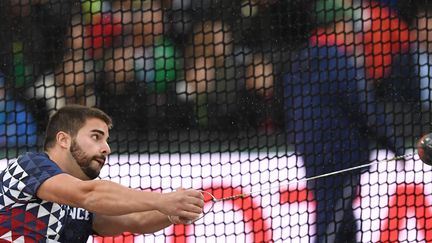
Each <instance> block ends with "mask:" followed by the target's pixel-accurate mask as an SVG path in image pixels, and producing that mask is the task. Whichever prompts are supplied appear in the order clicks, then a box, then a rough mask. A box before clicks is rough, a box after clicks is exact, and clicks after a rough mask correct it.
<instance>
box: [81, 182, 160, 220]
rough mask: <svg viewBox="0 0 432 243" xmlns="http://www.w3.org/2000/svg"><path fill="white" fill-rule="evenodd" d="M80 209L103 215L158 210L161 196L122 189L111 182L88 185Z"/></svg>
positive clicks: (126, 188)
mask: <svg viewBox="0 0 432 243" xmlns="http://www.w3.org/2000/svg"><path fill="white" fill-rule="evenodd" d="M88 184H89V185H88V186H87V188H86V189H87V192H85V193H84V194H85V195H86V196H85V198H83V201H82V205H81V206H82V207H83V208H86V209H87V210H89V211H91V212H94V213H100V214H104V215H124V214H129V213H133V212H144V211H150V210H158V205H159V203H158V202H159V200H160V198H161V196H162V195H161V194H159V193H154V192H146V191H141V190H136V189H131V188H128V187H124V186H122V185H119V184H117V183H114V182H111V181H93V182H92V183H88Z"/></svg>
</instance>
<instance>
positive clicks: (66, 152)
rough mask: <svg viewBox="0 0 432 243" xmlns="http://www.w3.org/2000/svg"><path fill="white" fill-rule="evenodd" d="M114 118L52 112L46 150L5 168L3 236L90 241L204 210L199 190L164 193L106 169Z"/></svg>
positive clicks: (78, 109)
mask: <svg viewBox="0 0 432 243" xmlns="http://www.w3.org/2000/svg"><path fill="white" fill-rule="evenodd" d="M111 126H112V122H111V118H110V117H109V116H108V115H106V114H105V113H104V112H103V111H101V110H99V109H96V108H88V107H85V106H79V105H71V106H65V107H63V108H61V109H60V110H58V111H57V112H56V113H55V114H54V115H53V116H52V117H51V118H50V120H49V122H48V125H47V128H46V134H45V141H44V150H45V151H44V152H40V153H34V152H28V153H25V154H23V155H21V156H20V157H18V159H17V160H15V161H12V162H11V163H10V164H9V165H8V166H7V168H6V169H5V170H4V171H3V172H2V173H1V174H0V242H86V241H87V239H88V237H89V235H91V234H96V235H101V236H112V235H118V234H120V233H122V232H125V231H127V232H133V233H152V232H156V231H158V230H160V229H163V228H165V227H167V226H169V225H171V224H172V223H176V224H177V223H188V222H190V220H193V219H196V218H198V217H199V215H200V214H201V213H202V209H203V206H204V200H203V196H202V194H201V193H200V192H199V191H196V190H192V189H189V190H184V189H181V190H177V191H175V192H171V193H156V192H146V191H141V190H134V189H131V188H127V187H124V186H121V185H119V184H117V183H114V182H111V181H106V180H93V179H95V178H96V177H98V175H99V172H100V170H101V168H102V166H103V165H104V163H105V160H106V157H107V156H108V154H109V153H110V152H111V150H110V147H109V145H108V137H109V133H108V132H109V129H110V128H111Z"/></svg>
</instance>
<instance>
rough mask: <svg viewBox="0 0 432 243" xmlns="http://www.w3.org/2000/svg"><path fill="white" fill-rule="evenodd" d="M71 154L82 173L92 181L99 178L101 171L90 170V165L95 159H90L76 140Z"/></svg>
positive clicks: (72, 145)
mask: <svg viewBox="0 0 432 243" xmlns="http://www.w3.org/2000/svg"><path fill="white" fill-rule="evenodd" d="M70 152H71V154H72V157H73V158H74V159H75V161H76V162H77V164H78V166H79V167H80V168H81V170H82V172H84V174H85V175H86V176H87V177H88V178H90V179H91V180H93V179H96V178H97V177H98V176H99V173H100V171H97V170H95V169H92V168H90V164H91V161H92V159H93V158H89V156H87V155H86V153H85V152H84V151H83V150H82V149H81V147H80V146H79V145H78V143H77V142H76V141H75V139H74V140H73V141H72V144H71V147H70Z"/></svg>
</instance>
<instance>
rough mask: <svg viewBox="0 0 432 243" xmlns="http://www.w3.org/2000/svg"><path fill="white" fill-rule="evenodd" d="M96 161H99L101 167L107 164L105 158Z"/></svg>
mask: <svg viewBox="0 0 432 243" xmlns="http://www.w3.org/2000/svg"><path fill="white" fill-rule="evenodd" d="M95 161H96V162H98V163H99V165H100V166H101V167H102V166H103V165H104V164H105V159H102V158H98V159H95Z"/></svg>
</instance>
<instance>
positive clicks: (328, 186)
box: [283, 44, 405, 242]
mask: <svg viewBox="0 0 432 243" xmlns="http://www.w3.org/2000/svg"><path fill="white" fill-rule="evenodd" d="M342 50H343V49H342V48H341V49H338V48H337V47H336V45H323V46H320V45H312V44H311V45H309V46H308V47H307V48H305V49H303V50H301V51H299V52H295V54H293V55H292V57H291V66H290V70H289V71H288V73H287V74H286V75H284V80H283V82H284V106H285V115H286V129H287V132H288V133H287V134H288V136H289V141H290V142H292V143H294V144H295V151H296V153H297V155H298V156H302V157H303V160H304V163H305V168H306V177H313V176H317V175H322V174H325V173H329V172H333V171H337V170H342V169H346V168H350V167H354V166H358V165H362V164H366V163H369V162H370V161H369V155H370V147H371V146H372V144H371V141H372V140H371V135H373V136H374V137H376V139H377V141H380V142H384V144H385V146H387V148H389V149H391V150H392V151H394V152H395V153H396V155H403V154H404V152H405V148H404V140H403V138H402V137H398V136H396V135H395V129H394V127H393V125H392V123H391V120H392V119H391V117H389V116H387V115H388V114H386V113H385V111H384V106H383V105H382V104H380V103H378V102H377V101H376V99H375V97H374V90H373V84H371V82H367V80H366V79H365V78H364V75H365V72H364V69H363V68H361V67H357V66H356V65H355V64H354V60H353V59H354V57H353V56H351V57H350V56H347V55H346V54H345V53H344V52H343V51H342ZM360 174H361V173H360V171H351V172H346V173H340V174H336V175H333V176H328V177H324V178H320V179H315V180H311V181H309V182H308V188H309V189H311V190H312V191H313V193H314V197H315V200H316V227H317V228H316V229H317V230H316V235H315V236H312V237H314V238H315V242H356V233H357V232H358V227H357V223H356V220H355V217H354V215H353V208H352V207H353V206H352V202H353V199H354V198H355V196H356V190H357V186H358V183H359V179H360Z"/></svg>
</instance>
